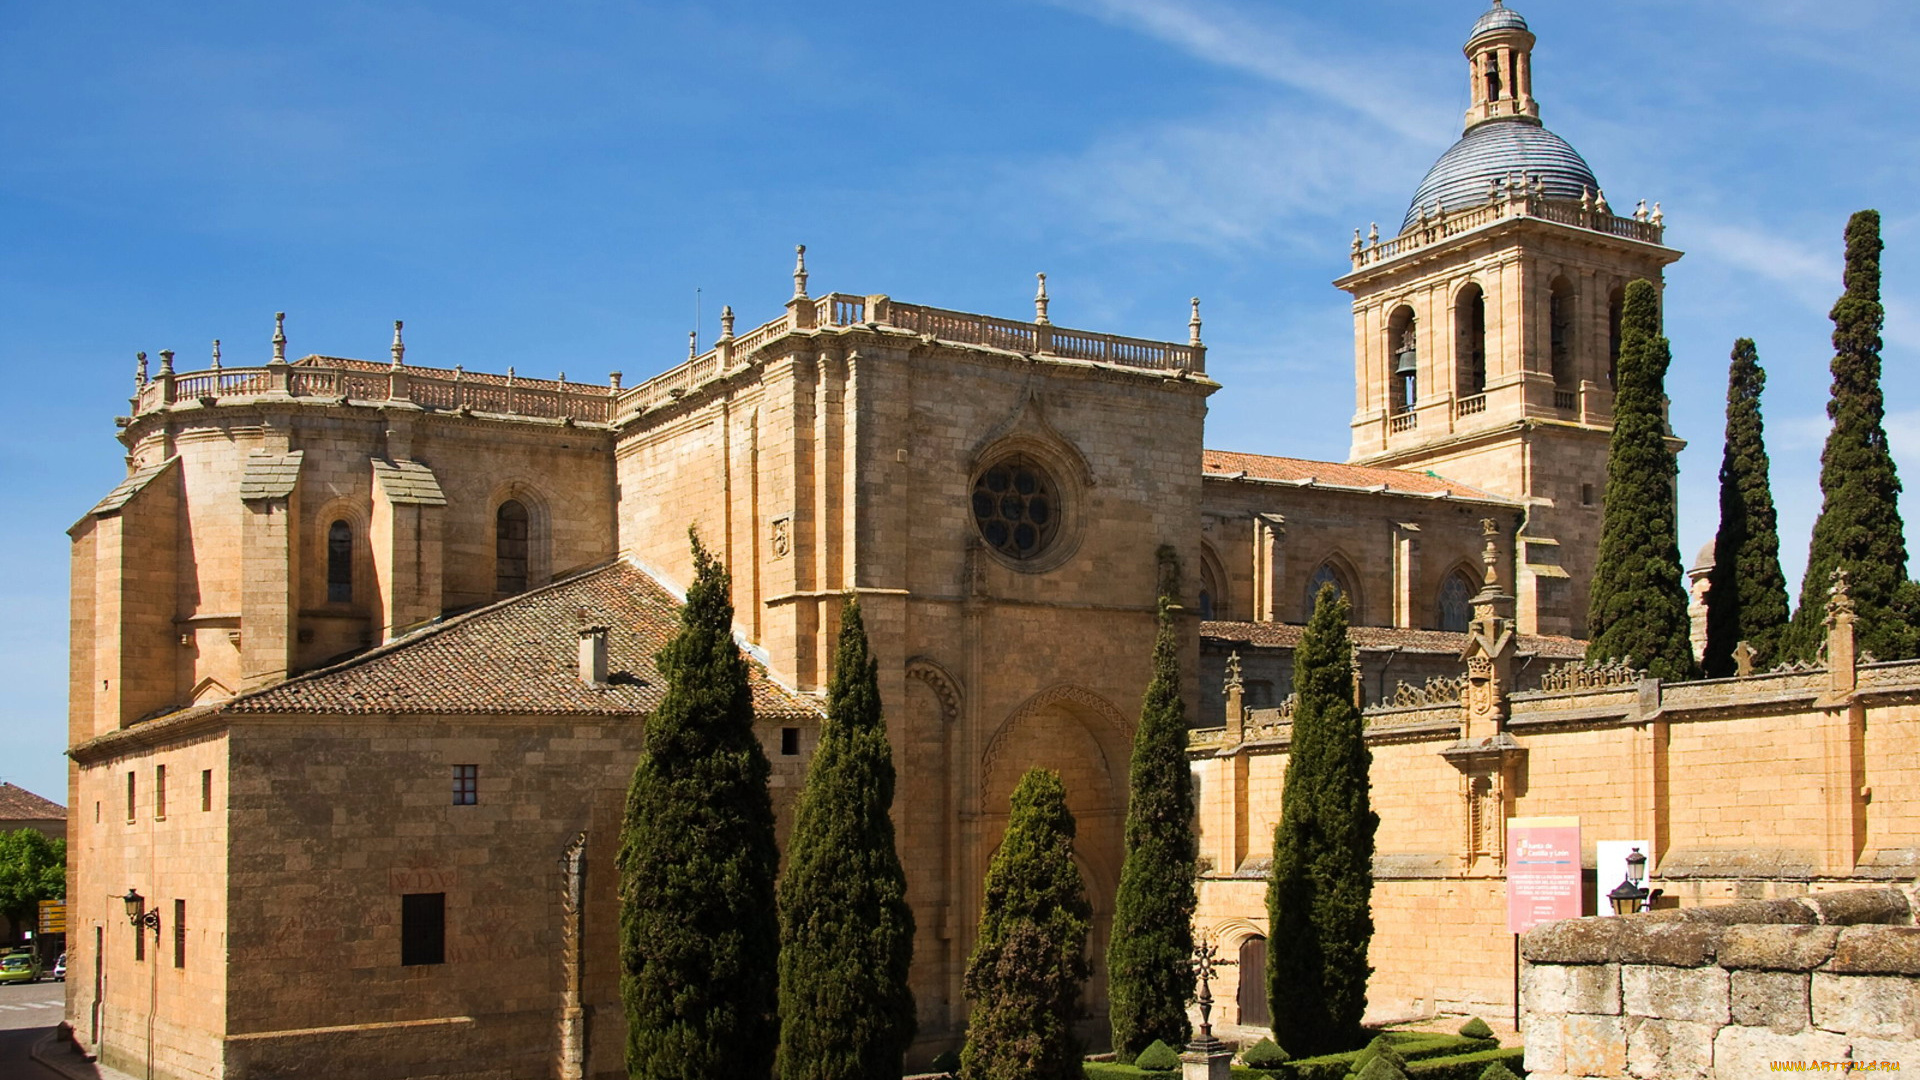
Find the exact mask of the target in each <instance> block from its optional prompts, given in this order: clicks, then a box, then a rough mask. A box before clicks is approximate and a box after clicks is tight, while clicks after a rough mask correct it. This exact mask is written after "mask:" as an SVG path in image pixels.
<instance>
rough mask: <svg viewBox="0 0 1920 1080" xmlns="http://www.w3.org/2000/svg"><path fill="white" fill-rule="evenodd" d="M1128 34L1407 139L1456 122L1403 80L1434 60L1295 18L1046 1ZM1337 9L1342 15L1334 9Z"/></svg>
mask: <svg viewBox="0 0 1920 1080" xmlns="http://www.w3.org/2000/svg"><path fill="white" fill-rule="evenodd" d="M1047 2H1049V3H1052V4H1054V5H1055V6H1058V7H1062V8H1066V9H1067V10H1070V11H1076V12H1080V13H1081V14H1085V15H1089V16H1092V17H1093V18H1097V19H1100V20H1101V21H1103V22H1107V23H1110V24H1113V25H1116V26H1122V27H1126V28H1128V29H1131V30H1134V31H1136V32H1139V33H1142V34H1146V35H1147V36H1149V37H1153V38H1156V39H1158V40H1160V41H1164V42H1166V43H1167V44H1169V45H1172V46H1174V47H1176V48H1178V49H1180V50H1181V51H1183V52H1185V53H1187V54H1188V55H1190V56H1193V57H1195V58H1197V59H1200V60H1202V61H1205V62H1207V63H1209V64H1214V65H1216V66H1219V67H1223V68H1230V69H1233V70H1237V71H1241V72H1245V73H1246V74H1249V75H1253V76H1255V77H1257V78H1260V79H1262V80H1265V81H1267V82H1270V83H1274V84H1277V85H1280V86H1286V87H1290V88H1292V89H1294V90H1298V91H1301V92H1303V93H1307V94H1311V95H1313V96H1315V97H1317V98H1320V99H1322V100H1323V101H1325V102H1328V103H1331V104H1333V105H1336V106H1339V107H1342V108H1346V109H1351V110H1353V111H1354V112H1357V113H1359V114H1360V115H1362V116H1364V117H1366V118H1368V119H1370V120H1372V121H1373V122H1374V123H1375V124H1377V125H1378V126H1379V127H1380V128H1382V129H1385V130H1386V131H1390V132H1392V133H1393V134H1394V135H1396V136H1398V137H1399V138H1401V139H1405V140H1409V141H1411V142H1414V143H1417V144H1420V145H1433V144H1435V143H1436V142H1444V138H1445V135H1446V133H1447V131H1448V130H1449V128H1450V127H1451V126H1452V124H1453V122H1455V121H1457V119H1458V118H1457V117H1453V116H1450V115H1449V114H1448V110H1446V109H1445V108H1444V107H1443V106H1442V105H1440V103H1437V102H1435V101H1434V100H1433V96H1432V94H1431V93H1430V92H1429V93H1421V92H1419V90H1418V88H1417V87H1416V86H1415V85H1414V84H1411V83H1408V82H1405V81H1403V78H1404V76H1403V73H1406V72H1410V71H1420V72H1426V71H1430V70H1432V68H1431V65H1432V64H1434V63H1435V62H1436V61H1435V57H1434V56H1433V55H1431V54H1426V53H1422V54H1419V55H1409V56H1392V55H1383V54H1382V53H1381V51H1380V49H1379V48H1378V47H1377V46H1376V45H1374V44H1372V43H1369V42H1366V41H1363V40H1360V39H1357V38H1353V37H1351V36H1348V35H1344V34H1339V33H1335V32H1333V31H1331V30H1330V29H1329V28H1327V27H1325V26H1322V25H1318V24H1314V23H1310V22H1306V21H1303V20H1300V19H1298V18H1290V17H1288V16H1286V15H1285V14H1283V13H1282V12H1280V11H1279V10H1277V9H1276V8H1275V7H1274V6H1272V5H1268V6H1265V7H1262V8H1261V9H1259V13H1258V14H1257V15H1255V14H1254V13H1252V12H1251V11H1248V10H1243V9H1241V8H1239V7H1235V6H1229V5H1227V4H1222V3H1209V2H1206V0H1047ZM1336 10H1338V9H1336Z"/></svg>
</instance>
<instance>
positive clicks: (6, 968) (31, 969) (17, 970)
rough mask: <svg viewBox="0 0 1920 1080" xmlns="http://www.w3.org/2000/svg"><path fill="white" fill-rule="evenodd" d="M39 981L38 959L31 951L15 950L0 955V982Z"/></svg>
mask: <svg viewBox="0 0 1920 1080" xmlns="http://www.w3.org/2000/svg"><path fill="white" fill-rule="evenodd" d="M39 981H40V961H38V960H36V959H34V956H33V954H32V953H29V952H16V953H8V954H7V955H5V956H0V983H30V982H39Z"/></svg>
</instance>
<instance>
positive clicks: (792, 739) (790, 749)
mask: <svg viewBox="0 0 1920 1080" xmlns="http://www.w3.org/2000/svg"><path fill="white" fill-rule="evenodd" d="M799 754H800V729H799V728H797V727H783V728H781V729H780V756H781V757H797V756H799Z"/></svg>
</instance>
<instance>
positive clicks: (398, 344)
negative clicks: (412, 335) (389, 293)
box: [389, 319, 407, 367]
mask: <svg viewBox="0 0 1920 1080" xmlns="http://www.w3.org/2000/svg"><path fill="white" fill-rule="evenodd" d="M400 326H401V323H400V320H399V319H395V320H393V348H392V349H391V350H389V351H391V352H392V353H393V366H394V367H406V366H407V361H406V356H407V343H406V342H404V341H401V340H400Z"/></svg>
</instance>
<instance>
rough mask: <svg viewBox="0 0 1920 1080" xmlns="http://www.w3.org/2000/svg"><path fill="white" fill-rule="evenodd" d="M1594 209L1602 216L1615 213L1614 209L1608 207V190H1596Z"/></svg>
mask: <svg viewBox="0 0 1920 1080" xmlns="http://www.w3.org/2000/svg"><path fill="white" fill-rule="evenodd" d="M1593 208H1594V209H1595V210H1597V211H1599V212H1600V213H1602V214H1611V213H1613V208H1612V207H1610V206H1608V205H1607V189H1606V188H1596V189H1594V193H1593Z"/></svg>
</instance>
